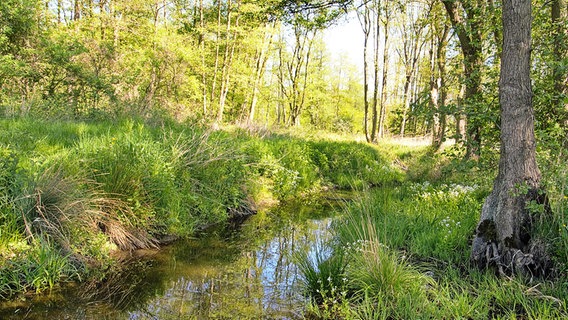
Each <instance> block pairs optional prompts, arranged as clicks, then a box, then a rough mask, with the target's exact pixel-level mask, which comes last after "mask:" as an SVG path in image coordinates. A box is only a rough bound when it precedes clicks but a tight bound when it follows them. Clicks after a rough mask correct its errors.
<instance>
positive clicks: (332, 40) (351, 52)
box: [324, 13, 363, 72]
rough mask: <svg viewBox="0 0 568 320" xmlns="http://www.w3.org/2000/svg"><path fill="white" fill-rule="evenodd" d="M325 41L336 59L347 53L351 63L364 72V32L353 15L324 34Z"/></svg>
mask: <svg viewBox="0 0 568 320" xmlns="http://www.w3.org/2000/svg"><path fill="white" fill-rule="evenodd" d="M324 41H325V43H326V46H327V49H328V50H329V52H330V53H331V54H332V57H333V58H334V59H339V57H340V55H341V54H342V53H345V54H346V55H347V57H348V58H349V60H350V62H351V63H352V64H354V65H356V66H357V67H358V68H359V70H360V71H361V72H362V71H363V31H362V30H361V25H360V24H359V20H357V17H356V16H355V15H354V14H353V13H351V14H349V15H348V16H347V19H342V20H341V21H339V22H338V23H337V25H335V26H333V27H330V28H328V29H327V30H326V31H325V32H324Z"/></svg>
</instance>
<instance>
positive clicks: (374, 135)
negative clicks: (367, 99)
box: [371, 1, 381, 142]
mask: <svg viewBox="0 0 568 320" xmlns="http://www.w3.org/2000/svg"><path fill="white" fill-rule="evenodd" d="M374 7H375V10H376V17H375V20H374V23H375V26H374V27H375V29H374V33H373V37H374V38H373V40H374V44H375V46H374V55H373V57H374V58H373V63H374V66H373V78H374V79H373V108H372V111H373V115H372V124H371V142H377V131H378V130H377V126H378V123H379V114H378V109H377V106H378V104H379V51H380V50H379V46H380V38H381V37H380V26H381V24H380V23H379V16H380V14H381V13H380V7H381V3H380V1H375V2H374Z"/></svg>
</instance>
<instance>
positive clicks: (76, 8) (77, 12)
mask: <svg viewBox="0 0 568 320" xmlns="http://www.w3.org/2000/svg"><path fill="white" fill-rule="evenodd" d="M79 1H80V0H75V1H73V20H74V21H77V20H79V19H81V3H80V2H79Z"/></svg>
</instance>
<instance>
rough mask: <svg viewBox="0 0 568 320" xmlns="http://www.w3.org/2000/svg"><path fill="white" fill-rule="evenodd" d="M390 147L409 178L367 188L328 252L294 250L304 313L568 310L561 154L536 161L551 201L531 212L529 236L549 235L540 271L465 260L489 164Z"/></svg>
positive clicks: (537, 315)
mask: <svg viewBox="0 0 568 320" xmlns="http://www.w3.org/2000/svg"><path fill="white" fill-rule="evenodd" d="M391 152H392V153H393V154H396V155H397V156H398V159H399V161H401V165H402V166H407V165H408V164H409V163H412V169H410V170H409V172H408V175H407V180H406V181H404V182H402V183H401V184H400V185H394V186H391V187H389V188H376V189H373V190H370V191H369V192H367V193H365V194H364V196H362V197H361V198H360V199H358V200H357V201H354V202H352V203H351V204H349V205H348V206H346V208H345V210H344V214H343V215H342V217H340V218H339V219H337V220H336V222H335V224H334V225H333V228H332V234H333V235H334V236H333V240H332V241H331V242H330V243H329V244H328V246H329V248H331V249H330V250H331V252H329V253H328V254H327V255H326V256H325V259H323V258H318V259H314V257H313V256H306V255H304V256H302V255H299V259H300V261H299V262H298V263H299V265H300V270H301V272H302V275H303V280H304V289H305V294H306V296H307V297H309V299H310V303H309V305H308V308H307V311H306V317H307V318H310V319H563V318H566V317H568V310H567V308H566V305H567V303H568V300H567V299H566V297H567V296H568V286H567V285H566V283H568V281H567V279H568V273H567V268H566V265H567V262H568V256H567V252H568V251H567V248H568V242H567V240H566V239H568V237H567V235H568V228H567V227H566V221H568V218H567V217H568V211H567V210H566V208H567V202H568V201H567V200H568V196H567V190H566V185H568V183H567V182H568V180H567V175H566V169H565V165H563V163H564V164H565V162H564V161H562V160H559V159H558V158H556V159H555V158H550V161H549V162H544V161H543V162H544V163H545V165H544V167H543V168H544V169H543V171H544V174H543V176H544V179H543V183H544V185H545V186H549V187H547V190H548V196H549V200H550V203H551V207H552V210H551V212H550V213H548V214H544V213H543V212H540V211H539V212H535V215H534V216H535V217H536V218H537V219H538V220H537V221H535V231H536V236H537V237H539V238H541V239H543V241H545V242H546V244H547V248H548V249H549V252H550V254H551V256H552V257H553V259H554V261H555V273H554V274H553V275H551V276H550V278H547V279H539V278H534V277H528V276H526V275H525V276H523V275H518V276H512V277H509V278H502V277H499V276H497V275H496V272H495V271H494V270H490V269H488V270H478V269H476V268H475V267H473V266H471V265H470V264H469V257H470V252H471V250H470V247H471V240H472V239H473V235H474V231H475V228H476V224H477V222H478V219H479V214H480V212H481V206H482V204H483V201H484V199H485V198H486V197H487V195H488V193H489V191H490V188H491V184H490V182H491V178H488V177H492V176H493V173H494V168H492V167H491V166H489V165H487V167H484V166H486V164H478V165H475V166H473V165H474V164H472V163H462V164H460V163H458V162H456V161H451V160H449V161H448V160H446V159H444V155H443V154H440V153H437V154H434V153H431V152H430V151H428V150H427V149H420V150H417V151H412V150H406V149H405V148H400V149H399V150H396V148H393V149H391ZM429 155H430V156H431V158H430V159H428V156H429ZM558 157H559V158H561V157H562V155H561V154H560V156H558ZM424 162H427V163H424ZM547 164H548V165H547ZM428 181H432V182H428ZM540 209H542V208H540ZM330 266H333V270H337V271H335V272H338V273H339V274H340V278H341V281H340V282H337V281H334V280H333V279H335V278H334V277H329V276H328V274H329V269H330ZM330 280H331V281H330ZM323 284H325V286H324V285H323ZM330 287H331V288H334V289H333V290H330V289H329V288H330Z"/></svg>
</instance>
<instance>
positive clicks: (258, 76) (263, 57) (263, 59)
mask: <svg viewBox="0 0 568 320" xmlns="http://www.w3.org/2000/svg"><path fill="white" fill-rule="evenodd" d="M265 30H266V32H265V33H264V34H263V38H262V45H261V48H260V49H259V50H260V51H259V53H258V56H257V59H256V64H255V73H254V74H255V75H254V82H253V88H252V97H251V101H250V107H249V114H248V119H247V122H248V123H249V124H251V123H253V122H254V114H255V112H256V104H257V102H258V95H259V93H260V84H261V82H262V77H263V75H264V70H265V69H266V63H267V61H268V55H267V54H266V53H267V51H268V50H269V48H270V47H271V46H272V40H273V37H274V33H273V27H270V29H269V27H268V26H266V27H265ZM267 37H268V40H267Z"/></svg>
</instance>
